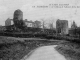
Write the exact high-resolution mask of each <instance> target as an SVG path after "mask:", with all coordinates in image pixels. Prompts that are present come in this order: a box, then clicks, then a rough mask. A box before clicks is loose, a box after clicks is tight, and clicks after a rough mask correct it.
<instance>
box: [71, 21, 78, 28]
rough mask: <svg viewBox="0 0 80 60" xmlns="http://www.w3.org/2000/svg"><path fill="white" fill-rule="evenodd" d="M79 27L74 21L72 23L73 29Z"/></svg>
mask: <svg viewBox="0 0 80 60" xmlns="http://www.w3.org/2000/svg"><path fill="white" fill-rule="evenodd" d="M76 28H77V25H76V23H75V22H74V21H73V24H72V25H71V29H76Z"/></svg>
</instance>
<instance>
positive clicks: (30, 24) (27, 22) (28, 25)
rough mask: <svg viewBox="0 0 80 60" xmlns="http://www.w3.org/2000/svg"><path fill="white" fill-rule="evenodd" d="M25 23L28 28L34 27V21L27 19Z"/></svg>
mask: <svg viewBox="0 0 80 60" xmlns="http://www.w3.org/2000/svg"><path fill="white" fill-rule="evenodd" d="M24 23H25V25H26V26H27V27H34V22H33V21H28V20H27V19H25V20H24Z"/></svg>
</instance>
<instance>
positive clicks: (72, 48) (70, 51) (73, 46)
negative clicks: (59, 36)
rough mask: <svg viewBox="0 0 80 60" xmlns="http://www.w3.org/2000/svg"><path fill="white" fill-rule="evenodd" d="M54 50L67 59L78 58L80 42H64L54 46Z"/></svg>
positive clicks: (75, 59)
mask: <svg viewBox="0 0 80 60" xmlns="http://www.w3.org/2000/svg"><path fill="white" fill-rule="evenodd" d="M56 50H57V51H58V52H59V53H60V54H62V55H64V56H65V58H66V59H67V60H80V44H79V43H72V42H65V43H61V44H60V45H58V46H57V47H56Z"/></svg>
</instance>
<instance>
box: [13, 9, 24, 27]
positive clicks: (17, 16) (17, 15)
mask: <svg viewBox="0 0 80 60" xmlns="http://www.w3.org/2000/svg"><path fill="white" fill-rule="evenodd" d="M13 22H14V25H15V27H18V28H21V27H22V26H23V25H24V21H23V12H22V11H21V10H20V9H18V10H16V11H15V12H14V15H13Z"/></svg>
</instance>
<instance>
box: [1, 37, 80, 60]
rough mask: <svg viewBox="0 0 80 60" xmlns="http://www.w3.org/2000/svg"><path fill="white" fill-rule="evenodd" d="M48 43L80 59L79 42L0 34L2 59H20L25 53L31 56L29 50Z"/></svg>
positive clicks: (67, 55)
mask: <svg viewBox="0 0 80 60" xmlns="http://www.w3.org/2000/svg"><path fill="white" fill-rule="evenodd" d="M46 45H58V47H56V50H58V51H59V52H60V53H61V54H63V55H65V57H66V58H70V59H72V58H75V59H76V60H78V58H79V57H80V52H79V51H80V45H79V43H74V42H69V41H65V40H53V39H40V38H15V37H5V36H0V60H20V59H22V58H23V57H24V56H25V55H28V56H30V54H29V52H31V51H32V50H34V49H36V48H37V47H40V46H46ZM66 47H67V49H66ZM69 51H70V52H69ZM65 53H66V54H65ZM69 53H70V54H69ZM77 54H78V55H77ZM75 55H77V56H75ZM70 56H71V57H70ZM74 56H75V57H74Z"/></svg>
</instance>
